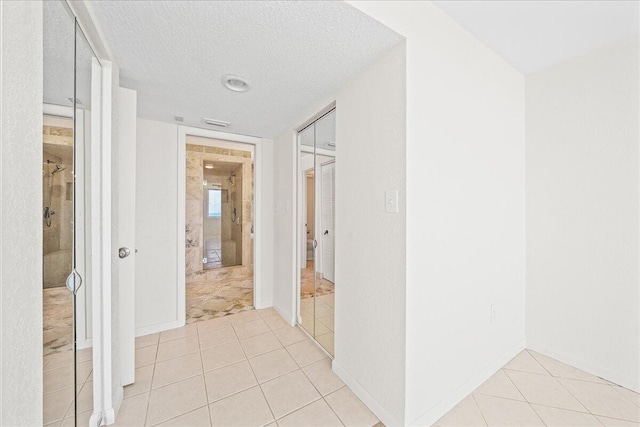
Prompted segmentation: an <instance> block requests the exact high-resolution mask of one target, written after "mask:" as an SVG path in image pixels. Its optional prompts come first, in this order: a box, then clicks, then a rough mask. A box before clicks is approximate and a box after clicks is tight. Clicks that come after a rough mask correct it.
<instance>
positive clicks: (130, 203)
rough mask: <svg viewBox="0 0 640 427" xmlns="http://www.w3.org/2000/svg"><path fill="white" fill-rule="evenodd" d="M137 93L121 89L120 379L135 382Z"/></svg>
mask: <svg viewBox="0 0 640 427" xmlns="http://www.w3.org/2000/svg"><path fill="white" fill-rule="evenodd" d="M136 117H137V113H136V92H135V91H133V90H130V89H124V88H119V90H118V141H117V144H118V149H117V154H116V156H117V157H116V159H117V166H116V169H117V174H118V187H117V191H118V194H117V202H116V203H117V212H118V215H117V218H116V219H115V221H114V224H113V225H114V228H113V230H114V232H116V233H117V236H118V238H117V246H116V247H115V250H117V251H118V260H117V262H118V290H119V313H118V314H119V323H120V328H119V332H120V373H121V375H120V378H121V380H122V385H123V386H125V385H128V384H132V383H133V382H134V381H135V325H136V322H135V295H136V293H135V276H136V257H135V252H136V243H135V235H136V229H135V219H136Z"/></svg>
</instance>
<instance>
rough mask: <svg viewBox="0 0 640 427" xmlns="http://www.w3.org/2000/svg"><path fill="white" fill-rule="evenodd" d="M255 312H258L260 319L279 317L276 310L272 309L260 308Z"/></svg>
mask: <svg viewBox="0 0 640 427" xmlns="http://www.w3.org/2000/svg"><path fill="white" fill-rule="evenodd" d="M256 311H257V312H258V314H259V315H260V317H262V318H263V319H264V318H265V317H271V316H280V313H278V312H277V311H276V309H275V308H273V307H267V308H261V309H258V310H256Z"/></svg>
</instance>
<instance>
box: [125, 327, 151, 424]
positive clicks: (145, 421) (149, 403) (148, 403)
mask: <svg viewBox="0 0 640 427" xmlns="http://www.w3.org/2000/svg"><path fill="white" fill-rule="evenodd" d="M159 350H160V335H158V346H157V347H156V355H155V357H154V359H153V360H154V361H153V369H152V371H151V384H149V398H148V399H147V410H146V411H144V425H145V426H146V425H147V418H149V407H150V406H151V393H152V392H153V378H154V377H155V375H156V363H157V360H156V359H157V358H158V351H159ZM123 395H124V390H123ZM122 401H123V402H124V398H123V399H122ZM120 406H121V407H122V404H121V405H120Z"/></svg>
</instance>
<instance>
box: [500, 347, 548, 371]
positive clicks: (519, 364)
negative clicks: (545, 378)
mask: <svg viewBox="0 0 640 427" xmlns="http://www.w3.org/2000/svg"><path fill="white" fill-rule="evenodd" d="M503 369H510V370H514V371H522V372H531V373H534V374H541V375H549V372H547V370H546V369H544V367H543V366H542V365H541V364H540V363H539V362H538V361H537V360H536V359H534V358H533V356H531V355H530V354H529V352H528V351H527V350H522V351H521V352H520V353H518V355H517V356H516V357H514V358H513V359H511V360H510V361H509V363H507V364H506V365H504V368H503Z"/></svg>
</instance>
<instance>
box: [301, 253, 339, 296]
mask: <svg viewBox="0 0 640 427" xmlns="http://www.w3.org/2000/svg"><path fill="white" fill-rule="evenodd" d="M333 290H334V284H333V283H332V282H330V281H328V280H325V279H323V278H322V275H321V274H320V273H317V274H316V296H320V295H328V294H332V293H333V292H334V291H333ZM311 297H313V261H307V266H306V267H305V268H303V269H302V270H300V298H301V299H305V298H311Z"/></svg>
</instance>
